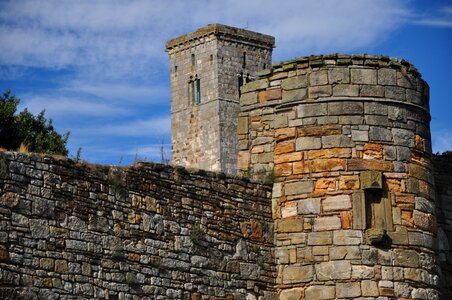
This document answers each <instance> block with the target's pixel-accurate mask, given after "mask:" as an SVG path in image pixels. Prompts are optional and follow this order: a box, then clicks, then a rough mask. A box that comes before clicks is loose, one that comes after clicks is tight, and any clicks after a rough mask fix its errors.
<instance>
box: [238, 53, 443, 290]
mask: <svg viewBox="0 0 452 300" xmlns="http://www.w3.org/2000/svg"><path fill="white" fill-rule="evenodd" d="M240 101H241V113H240V115H239V120H238V123H239V124H240V125H239V129H242V128H243V129H244V130H243V132H242V134H240V132H239V137H240V139H239V145H240V147H241V151H240V154H239V160H238V165H239V169H240V170H242V171H244V172H246V174H248V175H251V176H255V177H265V176H266V177H268V176H270V175H271V178H272V179H273V181H274V182H275V183H274V185H273V194H272V210H273V218H274V220H275V227H276V230H275V235H276V238H275V257H276V265H277V273H278V274H277V278H276V285H277V289H278V292H279V295H280V299H289V298H290V299H338V298H340V299H357V298H360V299H361V297H363V298H365V299H439V298H440V294H439V290H440V289H439V274H440V272H439V268H438V266H439V264H438V261H437V256H436V253H437V249H438V244H437V241H436V237H437V225H436V224H437V223H436V209H435V205H436V203H435V186H434V180H433V165H432V161H431V159H432V153H431V146H430V129H429V122H430V114H429V88H428V85H427V84H426V82H425V81H424V80H423V79H422V78H421V76H420V74H419V73H418V71H417V70H416V68H415V67H414V66H413V65H411V64H410V63H408V62H407V61H404V60H397V59H392V58H388V57H384V56H370V55H323V56H312V57H301V58H298V59H294V60H291V61H288V62H284V63H280V64H274V65H273V69H272V71H271V72H269V73H268V74H262V76H260V78H258V79H257V81H255V82H253V83H251V84H249V85H246V86H245V87H244V88H243V89H242V96H241V98H240Z"/></svg>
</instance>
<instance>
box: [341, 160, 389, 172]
mask: <svg viewBox="0 0 452 300" xmlns="http://www.w3.org/2000/svg"><path fill="white" fill-rule="evenodd" d="M347 163H348V170H349V171H362V170H375V171H383V172H389V171H393V170H394V165H393V164H392V163H391V162H388V161H384V160H377V159H349V160H348V162H347Z"/></svg>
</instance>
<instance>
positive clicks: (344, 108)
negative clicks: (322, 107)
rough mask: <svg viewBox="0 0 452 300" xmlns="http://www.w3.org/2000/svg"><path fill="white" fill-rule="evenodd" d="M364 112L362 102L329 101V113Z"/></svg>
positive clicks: (348, 113) (349, 113)
mask: <svg viewBox="0 0 452 300" xmlns="http://www.w3.org/2000/svg"><path fill="white" fill-rule="evenodd" d="M363 112H364V106H363V103H362V102H349V101H341V102H333V103H328V114H329V115H360V114H362V113H363Z"/></svg>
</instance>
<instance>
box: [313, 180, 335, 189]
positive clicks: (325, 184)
mask: <svg viewBox="0 0 452 300" xmlns="http://www.w3.org/2000/svg"><path fill="white" fill-rule="evenodd" d="M315 190H316V191H335V190H336V180H335V179H332V178H320V179H319V180H317V182H316V183H315Z"/></svg>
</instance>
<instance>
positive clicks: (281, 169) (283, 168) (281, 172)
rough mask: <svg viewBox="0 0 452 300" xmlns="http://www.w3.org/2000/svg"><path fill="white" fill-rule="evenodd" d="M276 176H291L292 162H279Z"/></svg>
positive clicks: (276, 167)
mask: <svg viewBox="0 0 452 300" xmlns="http://www.w3.org/2000/svg"><path fill="white" fill-rule="evenodd" d="M275 175H276V176H289V175H292V163H283V164H277V165H276V166H275Z"/></svg>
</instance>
